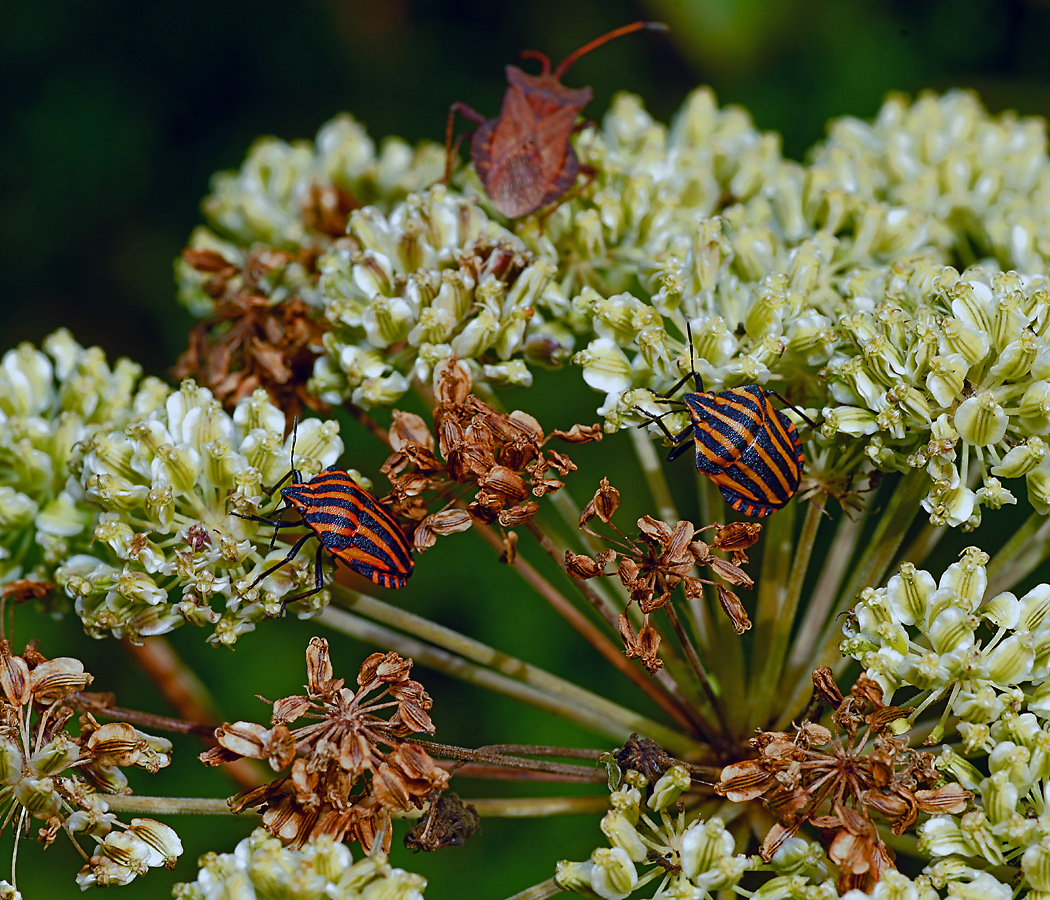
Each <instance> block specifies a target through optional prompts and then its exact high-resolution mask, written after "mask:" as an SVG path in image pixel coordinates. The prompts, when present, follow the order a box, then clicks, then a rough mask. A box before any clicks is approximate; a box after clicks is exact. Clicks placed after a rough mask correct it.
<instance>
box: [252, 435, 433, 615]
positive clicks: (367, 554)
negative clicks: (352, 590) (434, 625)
mask: <svg viewBox="0 0 1050 900" xmlns="http://www.w3.org/2000/svg"><path fill="white" fill-rule="evenodd" d="M297 426H298V422H297V423H296V427H297ZM295 432H296V428H295V427H293V429H292V452H291V467H290V471H289V472H288V474H287V475H285V476H284V478H282V479H281V480H280V481H278V482H277V484H275V485H274V486H273V487H272V488H270V489H269V490H268V491H267V492H266V493H267V494H273V492H274V491H276V490H277V489H278V488H280V489H281V499H282V501H283V504H282V505H281V506H280V507H278V509H276V510H274V512H273V513H271V514H270V515H269V516H245V515H240V514H239V513H235V514H234V515H237V516H238V517H239V518H241V519H248V520H250V521H253V522H262V523H263V524H265V525H269V526H270V527H271V528H273V530H274V531H273V537H272V538H271V539H270V549H271V550H272V549H273V545H274V542H275V541H276V539H277V532H278V531H279V530H280V529H282V528H297V527H301V526H303V525H305V526H307V528H309V529H310V530H309V531H307V532H306V534H304V535H303V536H302V537H300V538H299V539H298V540H297V541H296V542H295V543H294V544H293V545H292V548H291V550H289V551H288V555H287V556H285V557H284V559H282V560H281V561H280V562H277V563H275V564H274V565H272V566H270V567H269V568H268V569H266V570H265V571H263V572H262V574H261V575H259V576H258V577H257V578H256V579H255V580H254V581H253V582H252V583H251V584H250V585H248V587H247V588H246V590H251V589H252V588H253V587H255V586H256V585H257V584H258V583H259V582H260V581H262V580H263V579H264V578H266V576H267V575H271V574H273V573H274V572H276V571H277V570H278V569H279V568H281V566H283V565H285V564H287V563H289V562H291V561H292V560H293V559H295V557H296V554H298V552H299V550H300V549H301V548H302V546H303V544H305V543H306V542H307V541H308V540H310V538H312V537H316V538H317V539H318V541H319V546H318V548H317V558H316V560H315V564H314V574H315V581H314V587H313V588H311V589H310V590H309V591H306V592H304V593H302V594H297V595H296V596H294V597H288V598H287V599H285V600H284V601H283V602H282V604H281V606H282V609H283V607H284V606H286V605H287V604H289V603H291V602H292V601H294V600H302V599H303V598H304V597H310V596H312V595H313V594H316V593H318V592H319V591H320V590H322V588H323V587H324V583H323V580H322V573H321V558H322V554H323V553H324V551H325V550H327V551H328V552H329V553H331V554H332V556H334V557H335V558H336V559H337V560H339V561H340V562H342V563H345V564H346V565H347V566H349V567H350V568H351V569H353V570H354V571H355V572H357V573H358V574H360V575H364V576H365V578H367V579H369V580H370V581H372V582H374V583H375V584H378V585H382V586H383V587H386V588H402V587H404V586H405V584H406V582H407V581H408V579H409V576H411V574H412V567H413V566H414V565H415V563H414V562H413V560H412V553H411V550H410V549H409V546H408V541H407V540H406V538H405V535H404V532H402V531H401V526H399V525H398V524H397V522H396V521H395V519H394V517H393V516H392V515H391V514H390V513H389V512H387V510H386V509H385V508H384V507H383V505H382V504H381V503H380V502H379V500H378V499H377V498H376V497H374V496H373V495H372V494H370V493H369V492H368V491H366V490H365V489H364V488H363V487H361V486H360V485H359V484H357V482H355V481H354V480H353V479H352V478H351V477H350V474H349V473H348V472H347V471H346V470H345V469H340V468H339V467H338V466H329V467H328V468H327V469H325V470H324V471H322V472H320V473H319V474H318V475H317V476H315V477H314V478H312V479H311V480H310V481H303V477H302V473H301V472H300V471H299V470H298V469H296V468H295ZM289 478H291V479H292V483H291V484H290V485H288V486H287V487H283V488H281V485H282V484H284V482H286V481H287V480H288V479H289ZM289 509H291V510H294V511H295V512H296V513H298V514H299V518H298V519H296V520H292V521H285V520H284V518H283V516H284V513H285V512H287V511H288V510H289Z"/></svg>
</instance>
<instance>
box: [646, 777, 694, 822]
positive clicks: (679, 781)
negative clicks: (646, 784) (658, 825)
mask: <svg viewBox="0 0 1050 900" xmlns="http://www.w3.org/2000/svg"><path fill="white" fill-rule="evenodd" d="M689 783H690V777H689V770H688V769H686V768H685V766H671V768H669V769H668V770H667V771H666V772H664V774H663V775H661V776H660V777H659V778H658V779H657V781H656V784H654V785H653V791H652V794H651V795H650V797H649V801H648V803H646V806H648V807H649V808H650V809H652V810H657V811H659V810H662V809H667V808H668V807H669V806H671V804H672V803H674V802H675V801H676V800H678V798H679V796H680V795H681V794H682V792H683V791H684V790H686V789H687V788H688V787H689Z"/></svg>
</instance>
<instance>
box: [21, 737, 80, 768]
mask: <svg viewBox="0 0 1050 900" xmlns="http://www.w3.org/2000/svg"><path fill="white" fill-rule="evenodd" d="M79 756H80V747H79V746H78V745H77V744H75V743H74V742H73V739H72V738H71V737H69V735H67V734H66V733H65V732H59V733H58V734H57V735H55V736H54V737H53V738H52V739H51V740H50V741H48V742H47V743H46V744H45V745H44V746H43V747H41V748H40V749H39V750H37V751H36V753H34V754H33V755H32V756H31V757H30V758H29V769H30V771H31V772H33V773H34V774H36V775H57V774H58V773H59V772H62V771H64V770H66V769H67V768H69V767H70V766H71V765H73V763H75V762H76V761H77V758H78V757H79Z"/></svg>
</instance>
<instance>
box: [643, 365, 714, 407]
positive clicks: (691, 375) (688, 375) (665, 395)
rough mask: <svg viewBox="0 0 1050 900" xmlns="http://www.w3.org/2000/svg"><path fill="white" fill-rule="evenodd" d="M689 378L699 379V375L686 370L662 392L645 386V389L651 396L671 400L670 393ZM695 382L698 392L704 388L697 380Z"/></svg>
mask: <svg viewBox="0 0 1050 900" xmlns="http://www.w3.org/2000/svg"><path fill="white" fill-rule="evenodd" d="M690 378H695V379H699V378H700V376H699V375H697V374H696V372H686V373H685V375H683V376H682V377H681V378H679V379H678V380H677V381H676V382H675V383H674V385H673V386H672V387H671V388H669V389H668V390H667V391H666V392H665V393H663V394H661V393H660V392H659V391H654V390H653V389H652V388H646V390H648V391H649V393H650V394H652V395H653V396H656V397H659V398H660V399H661V400H673V399H674V398H673V397H672V396H671V395H672V394H674V393H675V392H676V391H678V390H679V388H681V386H682V385H683V384H685V383H686V382H687V381H688V380H689V379H690ZM697 384H698V387H697V391H698V392H701V391H703V389H704V388H703V386H702V385H700V384H699V382H697Z"/></svg>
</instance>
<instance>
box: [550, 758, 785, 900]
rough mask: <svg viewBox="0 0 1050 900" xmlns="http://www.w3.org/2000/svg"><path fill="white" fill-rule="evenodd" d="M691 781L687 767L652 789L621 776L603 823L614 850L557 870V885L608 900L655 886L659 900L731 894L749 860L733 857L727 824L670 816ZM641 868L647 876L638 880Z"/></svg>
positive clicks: (637, 778)
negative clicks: (721, 892)
mask: <svg viewBox="0 0 1050 900" xmlns="http://www.w3.org/2000/svg"><path fill="white" fill-rule="evenodd" d="M689 782H690V777H689V772H688V771H687V770H686V769H685V768H684V767H683V766H672V767H671V768H670V769H668V770H667V771H666V772H665V773H664V774H663V775H662V776H660V778H659V779H658V780H657V781H656V782H655V783H654V784H653V785H652V787H651V788H649V786H648V785H647V783H646V778H645V776H644V775H642V774H641V773H640V772H638V771H636V770H634V769H628V770H627V771H626V772H624V776H623V783H622V784H621V786H620V787H619V788H618V789H617V790H614V791H613V792H612V794H611V797H610V806H611V807H612V809H611V810H610V812H608V813H606V815H605V816H604V818H603V819H602V822H601V829H602V831H603V832H604V834H605V836H606V837H607V838H608V840H609V843H610V844H611V845H612V846H611V847H599V848H598V849H596V850H595V851H594V852H593V853H592V854H591V857H590V859H589V860H586V861H585V862H570V861H568V860H565V861H562V862H560V863H558V868H557V873H556V875H555V876H554V881H555V883H556V884H557V885H558V886H559V887H560V888H561V889H562V890H566V891H573V892H574V893H577V894H583V895H584V896H589V897H601V898H603V900H624V898H626V897H629V896H631V895H632V894H634V893H635V892H636V891H640V890H641V889H642V888H643V887H645V886H646V885H648V884H650V883H652V882H654V881H656V880H657V879H659V882H658V886H657V888H656V893H655V894H653V895H652V897H653V898H654V900H672V898H676V897H689V898H692V897H696V898H701V900H702V898H704V897H707V896H708V895H709V894H710V893H712V892H714V891H723V890H731V889H732V888H734V887H735V886H736V885H737V883H738V882H739V881H740V879H741V878H742V877H743V875H744V873H745V872H746V871H747V870H748V869H749V868H750V867H751V861H750V860H749V859H748V857H747V856H744V855H740V854H734V852H733V851H734V849H735V846H736V842H735V840H734V839H733V836H732V835H731V834H730V833H729V832H728V831H727V830H726V827H725V825H724V824H723V822H722V820H721V819H718V818H714V819H710V820H708V821H704V820H703V819H701V818H699V817H694V818H693V819H692V820H691V821H688V822H687V817H686V815H685V813H684V812H678V813H676V814H675V813H673V807H674V805H675V802H676V801H677V799H678V797H679V796H680V795H681V793H682V792H683V791H684V790H685V789H686V788H688V787H689ZM799 843H804V842H799ZM657 862H659V865H657V864H656V863H657ZM640 866H648V867H649V868H648V871H645V872H643V873H642V874H641V875H639V872H638V868H639V867H640Z"/></svg>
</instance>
